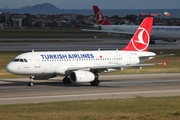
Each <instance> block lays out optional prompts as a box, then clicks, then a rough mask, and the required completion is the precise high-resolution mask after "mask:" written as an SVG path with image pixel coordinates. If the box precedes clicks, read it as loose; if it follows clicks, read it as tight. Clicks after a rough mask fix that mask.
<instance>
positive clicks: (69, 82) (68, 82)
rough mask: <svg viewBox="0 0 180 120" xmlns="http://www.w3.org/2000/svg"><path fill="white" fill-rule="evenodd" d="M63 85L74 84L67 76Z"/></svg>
mask: <svg viewBox="0 0 180 120" xmlns="http://www.w3.org/2000/svg"><path fill="white" fill-rule="evenodd" d="M63 83H64V84H71V83H72V82H71V80H70V78H69V77H68V76H66V77H64V78H63Z"/></svg>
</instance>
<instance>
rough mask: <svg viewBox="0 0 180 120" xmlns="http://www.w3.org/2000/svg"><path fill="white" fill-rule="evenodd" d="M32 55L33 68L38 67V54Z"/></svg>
mask: <svg viewBox="0 0 180 120" xmlns="http://www.w3.org/2000/svg"><path fill="white" fill-rule="evenodd" d="M33 57H34V67H35V68H40V67H41V65H40V57H39V56H38V55H33Z"/></svg>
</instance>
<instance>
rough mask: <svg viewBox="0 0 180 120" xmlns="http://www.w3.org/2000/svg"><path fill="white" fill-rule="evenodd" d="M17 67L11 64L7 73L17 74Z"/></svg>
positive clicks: (7, 67) (7, 68)
mask: <svg viewBox="0 0 180 120" xmlns="http://www.w3.org/2000/svg"><path fill="white" fill-rule="evenodd" d="M16 68H17V67H16V66H15V65H14V64H13V63H12V62H11V63H9V64H8V65H7V66H6V71H8V72H9V73H16V72H17V69H16Z"/></svg>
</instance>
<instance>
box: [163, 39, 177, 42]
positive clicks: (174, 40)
mask: <svg viewBox="0 0 180 120" xmlns="http://www.w3.org/2000/svg"><path fill="white" fill-rule="evenodd" d="M162 40H163V41H166V42H176V41H177V40H176V39H162Z"/></svg>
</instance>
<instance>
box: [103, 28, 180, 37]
mask: <svg viewBox="0 0 180 120" xmlns="http://www.w3.org/2000/svg"><path fill="white" fill-rule="evenodd" d="M138 27H139V26H136V25H102V26H101V30H103V31H114V32H127V33H133V34H134V33H135V31H136V30H137V28H138ZM151 35H152V37H154V38H157V39H180V26H153V27H152V33H151Z"/></svg>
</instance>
